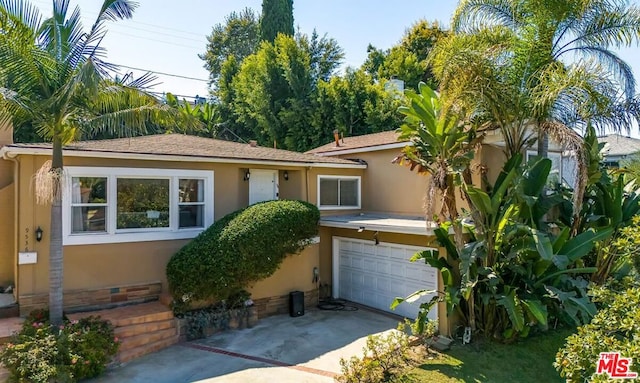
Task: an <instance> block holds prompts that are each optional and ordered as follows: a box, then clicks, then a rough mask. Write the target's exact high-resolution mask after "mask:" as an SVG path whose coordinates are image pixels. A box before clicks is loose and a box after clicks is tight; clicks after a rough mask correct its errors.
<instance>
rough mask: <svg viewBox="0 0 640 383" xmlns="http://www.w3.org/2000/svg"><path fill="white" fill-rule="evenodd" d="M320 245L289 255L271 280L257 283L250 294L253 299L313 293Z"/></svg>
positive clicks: (250, 290) (310, 246)
mask: <svg viewBox="0 0 640 383" xmlns="http://www.w3.org/2000/svg"><path fill="white" fill-rule="evenodd" d="M319 259H320V245H319V244H313V245H309V246H307V247H306V248H305V249H304V250H303V251H302V252H301V253H300V254H293V255H289V256H288V257H287V258H285V259H284V261H283V262H282V265H281V266H280V268H279V269H278V270H277V271H276V272H275V273H274V274H273V275H272V276H270V277H269V278H267V279H264V280H262V281H259V282H256V283H255V284H254V285H253V286H251V288H250V289H249V292H250V293H251V298H252V299H260V298H267V297H272V296H282V295H286V294H288V293H289V292H291V291H295V290H298V291H311V290H314V289H316V288H317V286H316V284H315V283H313V268H314V267H319Z"/></svg>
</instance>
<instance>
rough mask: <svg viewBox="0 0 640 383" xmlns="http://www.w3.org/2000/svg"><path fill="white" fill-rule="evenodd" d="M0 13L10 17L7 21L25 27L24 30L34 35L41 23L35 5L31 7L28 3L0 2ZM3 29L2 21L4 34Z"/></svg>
mask: <svg viewBox="0 0 640 383" xmlns="http://www.w3.org/2000/svg"><path fill="white" fill-rule="evenodd" d="M0 13H4V14H6V15H7V16H10V17H9V19H10V20H11V21H13V22H14V23H17V24H21V25H23V26H25V27H26V30H30V31H32V32H33V33H34V34H35V32H36V31H37V30H39V29H40V22H41V21H42V17H41V16H40V11H39V10H38V8H37V7H36V6H35V5H32V4H31V3H29V2H28V1H24V0H0ZM5 27H6V25H5V24H4V20H3V25H2V31H3V32H5ZM13 27H15V26H13Z"/></svg>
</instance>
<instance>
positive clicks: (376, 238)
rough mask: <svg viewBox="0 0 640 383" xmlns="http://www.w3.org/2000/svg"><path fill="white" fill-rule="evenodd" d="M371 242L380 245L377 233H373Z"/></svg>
mask: <svg viewBox="0 0 640 383" xmlns="http://www.w3.org/2000/svg"><path fill="white" fill-rule="evenodd" d="M373 240H374V241H375V242H376V245H379V244H380V241H379V240H378V232H377V231H376V232H375V233H373Z"/></svg>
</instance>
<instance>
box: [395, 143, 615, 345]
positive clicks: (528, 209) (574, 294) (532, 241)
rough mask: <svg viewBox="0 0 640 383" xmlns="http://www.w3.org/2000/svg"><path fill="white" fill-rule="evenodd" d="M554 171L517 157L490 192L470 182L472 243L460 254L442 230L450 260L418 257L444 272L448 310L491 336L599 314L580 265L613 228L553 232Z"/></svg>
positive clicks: (543, 163) (441, 239)
mask: <svg viewBox="0 0 640 383" xmlns="http://www.w3.org/2000/svg"><path fill="white" fill-rule="evenodd" d="M550 169H551V166H550V161H549V160H548V159H542V160H540V161H538V162H536V163H535V164H533V165H531V166H528V167H524V166H523V165H522V158H521V156H514V157H513V158H511V159H510V160H509V161H507V163H506V164H505V166H504V168H503V170H502V172H501V174H500V176H499V177H498V179H497V181H496V182H495V184H494V185H493V187H492V188H490V190H491V191H490V192H485V191H483V190H481V189H478V188H474V187H472V186H469V185H465V187H466V190H467V193H468V195H469V197H470V200H471V202H472V206H471V208H472V209H473V210H474V211H475V214H474V217H475V219H476V221H475V222H474V223H473V225H472V227H470V230H469V241H468V242H467V243H466V245H465V246H464V247H463V248H462V249H459V248H458V247H457V246H456V245H455V244H454V242H453V241H452V240H451V238H450V236H449V227H448V226H447V225H443V226H442V227H440V228H438V229H436V230H435V235H436V238H437V241H438V242H439V243H440V245H441V246H442V247H444V249H445V250H446V256H444V255H442V254H437V253H435V252H422V253H418V254H416V255H415V256H414V259H416V260H418V259H420V260H423V261H424V262H426V263H427V264H429V265H430V266H432V267H435V268H437V269H439V270H440V273H441V275H442V279H443V282H444V288H443V291H441V292H439V295H440V300H443V301H445V302H446V307H447V313H448V314H452V313H454V312H457V313H458V314H460V316H461V318H463V320H464V321H465V322H466V323H465V324H466V325H468V326H470V327H471V326H473V325H476V326H477V330H479V331H481V332H483V333H485V334H486V335H489V336H494V337H498V338H501V339H505V340H508V339H513V338H514V337H516V336H526V335H528V333H529V331H530V330H531V329H532V328H536V327H540V328H543V329H544V328H546V327H547V326H548V323H549V318H550V317H554V318H559V319H562V320H563V321H566V322H569V323H572V324H581V323H584V322H586V321H588V320H589V319H590V318H591V317H592V316H593V315H594V313H595V306H594V305H593V303H591V301H590V299H589V297H588V295H587V294H586V280H585V279H583V278H582V277H581V276H582V275H584V274H589V273H592V272H593V271H594V268H589V267H578V265H579V263H580V260H581V259H582V258H583V257H585V256H586V255H588V254H589V253H590V252H591V250H592V249H593V246H594V244H595V243H596V242H598V241H601V240H603V239H606V238H608V237H609V236H610V235H611V231H612V229H611V228H605V229H601V230H595V229H591V230H587V231H585V232H583V233H581V234H579V235H578V236H575V237H571V236H570V228H568V227H566V228H564V229H562V230H560V231H559V233H558V234H556V235H551V234H549V233H548V232H547V231H546V229H547V226H546V225H544V221H543V217H544V216H545V215H546V214H547V212H548V210H549V209H550V208H551V207H553V206H554V204H555V203H558V202H559V201H561V199H559V198H554V196H547V195H546V192H544V185H545V184H546V179H547V177H548V175H549V171H550ZM427 293H431V292H430V291H418V292H416V293H414V294H412V295H410V296H409V297H407V298H404V299H400V298H399V299H397V300H396V301H395V302H394V303H396V304H399V303H401V302H403V301H405V300H416V299H417V298H418V297H420V296H422V295H424V294H427ZM432 304H433V301H431V302H427V303H424V304H423V307H421V314H422V313H423V312H424V315H426V313H427V312H428V309H430V307H431V305H432Z"/></svg>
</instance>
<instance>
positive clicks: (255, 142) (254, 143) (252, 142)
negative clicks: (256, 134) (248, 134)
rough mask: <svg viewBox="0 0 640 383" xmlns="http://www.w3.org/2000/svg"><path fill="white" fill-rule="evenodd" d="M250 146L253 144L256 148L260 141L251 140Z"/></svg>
mask: <svg viewBox="0 0 640 383" xmlns="http://www.w3.org/2000/svg"><path fill="white" fill-rule="evenodd" d="M249 146H251V147H252V148H255V147H256V146H258V141H256V140H249Z"/></svg>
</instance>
